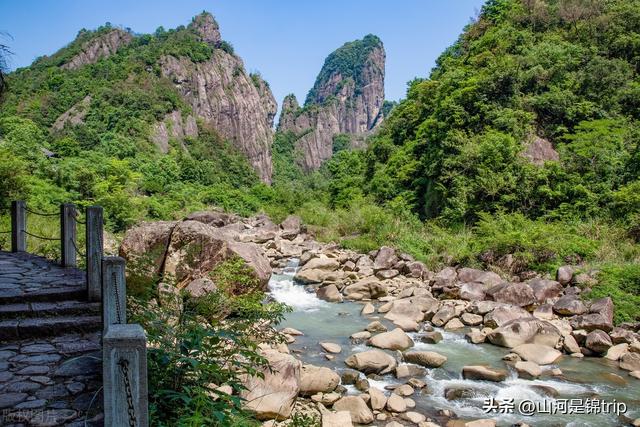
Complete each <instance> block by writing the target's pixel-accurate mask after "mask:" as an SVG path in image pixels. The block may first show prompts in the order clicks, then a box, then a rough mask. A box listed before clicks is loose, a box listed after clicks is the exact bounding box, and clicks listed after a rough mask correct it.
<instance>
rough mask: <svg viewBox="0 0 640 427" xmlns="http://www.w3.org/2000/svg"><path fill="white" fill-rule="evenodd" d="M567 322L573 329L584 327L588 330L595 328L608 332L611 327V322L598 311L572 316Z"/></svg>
mask: <svg viewBox="0 0 640 427" xmlns="http://www.w3.org/2000/svg"><path fill="white" fill-rule="evenodd" d="M569 323H570V325H571V327H572V328H573V329H577V330H579V329H584V330H585V331H588V332H590V331H594V330H596V329H600V330H602V331H606V332H608V331H610V330H611V329H612V328H613V322H611V321H609V320H608V319H607V318H606V317H605V316H603V315H602V314H600V313H587V314H581V315H578V316H573V317H572V318H571V319H570V320H569Z"/></svg>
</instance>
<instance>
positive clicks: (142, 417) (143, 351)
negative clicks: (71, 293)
mask: <svg viewBox="0 0 640 427" xmlns="http://www.w3.org/2000/svg"><path fill="white" fill-rule="evenodd" d="M28 215H39V216H44V217H54V216H55V217H59V218H60V237H57V238H56V237H44V236H38V235H36V234H33V233H31V232H29V230H28V227H27V226H28V221H27V219H28ZM78 216H79V212H78V210H77V208H76V207H75V206H74V205H73V204H70V203H64V204H62V205H60V212H59V213H58V212H56V213H53V212H52V213H43V212H37V211H34V210H31V209H29V208H28V207H27V204H26V203H25V202H24V201H14V202H12V204H11V251H12V252H25V251H26V250H27V236H32V237H34V238H38V239H44V240H54V241H55V240H59V241H60V254H61V256H60V263H61V264H62V266H64V267H77V265H78V263H77V260H78V256H80V257H83V258H85V265H86V269H87V299H88V300H89V301H102V324H103V328H102V375H103V378H102V380H103V392H104V416H105V418H104V424H105V426H118V427H120V426H130V427H147V426H148V425H149V420H148V389H147V341H146V336H145V333H144V330H143V329H142V327H141V326H140V325H137V324H128V323H127V316H126V315H127V313H126V312H127V310H126V304H127V302H126V281H125V261H124V259H123V258H120V257H105V256H104V249H103V237H102V236H103V234H102V233H103V212H102V208H101V207H100V206H89V207H87V208H86V210H85V220H84V221H81V220H80V219H79V218H78ZM78 223H81V224H84V225H85V233H86V234H85V248H84V252H82V251H81V250H80V249H79V248H78V244H77V224H78Z"/></svg>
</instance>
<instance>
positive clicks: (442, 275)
mask: <svg viewBox="0 0 640 427" xmlns="http://www.w3.org/2000/svg"><path fill="white" fill-rule="evenodd" d="M457 277H458V273H457V272H456V269H455V268H453V267H446V268H445V269H443V270H441V271H439V272H438V273H437V274H436V275H435V276H434V278H433V283H432V287H433V288H435V289H442V288H446V287H449V286H451V285H453V284H454V283H455V281H456V278H457Z"/></svg>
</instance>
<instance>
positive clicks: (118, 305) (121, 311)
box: [102, 256, 127, 425]
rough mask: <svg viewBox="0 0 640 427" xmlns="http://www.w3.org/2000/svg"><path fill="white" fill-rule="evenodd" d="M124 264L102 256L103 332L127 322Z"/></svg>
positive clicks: (119, 259)
mask: <svg viewBox="0 0 640 427" xmlns="http://www.w3.org/2000/svg"><path fill="white" fill-rule="evenodd" d="M124 265H125V264H124V259H123V258H120V257H117V256H111V257H104V258H102V330H103V333H105V334H106V333H107V331H108V329H109V328H110V327H111V325H118V324H119V325H124V324H125V323H127V310H126V308H127V306H126V303H127V300H126V289H127V287H126V282H125V276H124ZM106 425H109V424H106Z"/></svg>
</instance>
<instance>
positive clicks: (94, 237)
mask: <svg viewBox="0 0 640 427" xmlns="http://www.w3.org/2000/svg"><path fill="white" fill-rule="evenodd" d="M85 217H86V221H87V224H86V239H85V240H86V245H87V246H86V251H87V296H88V298H89V301H100V299H101V296H102V286H101V282H102V254H103V245H102V232H103V230H102V227H103V220H102V208H101V207H100V206H89V207H88V208H87V210H86V215H85Z"/></svg>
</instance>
